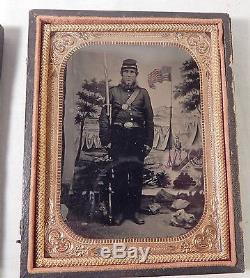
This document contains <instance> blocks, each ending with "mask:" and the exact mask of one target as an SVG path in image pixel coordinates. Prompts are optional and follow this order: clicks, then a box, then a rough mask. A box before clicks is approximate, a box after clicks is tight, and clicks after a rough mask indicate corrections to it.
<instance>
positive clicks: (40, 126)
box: [27, 13, 237, 273]
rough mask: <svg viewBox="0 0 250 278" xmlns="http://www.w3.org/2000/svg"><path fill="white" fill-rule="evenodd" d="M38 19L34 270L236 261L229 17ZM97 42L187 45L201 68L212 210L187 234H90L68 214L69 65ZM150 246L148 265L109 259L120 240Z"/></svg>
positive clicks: (31, 213)
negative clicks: (63, 210) (103, 252)
mask: <svg viewBox="0 0 250 278" xmlns="http://www.w3.org/2000/svg"><path fill="white" fill-rule="evenodd" d="M33 18H34V20H35V24H34V26H35V32H36V37H35V53H34V57H35V60H34V84H33V85H34V87H33V89H34V93H33V116H32V117H33V118H32V156H31V158H32V159H31V179H30V195H29V196H30V199H29V225H28V232H27V233H28V240H29V242H28V256H27V258H28V261H27V269H28V272H29V273H43V272H45V273H46V272H88V273H92V272H96V271H104V272H105V271H110V270H124V271H128V270H154V269H175V268H180V267H182V268H184V269H185V268H187V271H188V268H190V267H211V266H225V267H234V266H235V265H236V264H237V258H236V247H235V225H234V218H235V217H234V211H233V208H234V204H233V183H232V176H231V172H232V171H231V154H230V144H229V126H228V96H227V90H228V88H227V82H226V73H225V58H224V54H225V53H224V50H225V44H224V43H225V41H224V37H223V36H224V33H223V32H224V31H223V30H224V29H223V28H224V26H223V24H224V23H223V20H222V19H221V18H220V17H219V16H218V17H215V18H211V19H208V18H192V17H190V16H188V17H185V16H184V17H173V16H171V17H168V16H160V15H159V16H157V17H150V16H149V15H148V16H141V17H137V16H126V17H124V16H112V17H110V16H86V15H85V16H73V15H71V16H63V15H61V14H60V16H56V15H37V14H36V13H35V14H34V17H33ZM97 44H99V45H100V44H109V45H111V44H113V45H115V44H123V45H162V46H170V45H171V46H176V47H180V48H182V49H185V50H186V51H188V52H189V53H190V55H191V56H192V57H193V58H194V59H195V61H196V63H197V65H198V67H199V71H200V80H201V83H200V87H201V110H202V140H203V150H204V154H205V155H204V161H203V162H204V184H205V207H204V213H203V216H202V218H201V220H200V221H199V223H198V224H197V226H196V227H195V228H193V229H192V230H191V231H189V232H188V233H186V234H184V235H182V236H178V237H168V238H141V239H133V238H132V239H124V240H117V239H116V240H112V239H110V240H107V239H105V240H104V239H103V240H100V239H86V238H83V237H81V236H78V235H76V234H74V233H73V231H71V229H70V228H69V227H68V226H67V225H66V224H65V223H64V221H63V219H62V216H61V214H60V188H61V157H62V124H63V101H64V97H63V90H64V75H65V67H66V64H67V61H68V59H69V58H70V57H71V55H72V54H73V53H74V52H75V51H76V50H78V49H80V48H82V47H85V46H89V45H97ZM119 241H122V242H126V244H127V246H141V247H148V246H150V247H151V252H150V254H149V257H148V259H147V260H146V262H145V263H139V262H138V261H137V260H135V259H122V260H117V259H116V260H115V259H102V258H101V257H100V256H99V255H98V253H97V250H98V249H99V248H100V247H101V246H103V245H105V246H111V245H112V243H113V242H119Z"/></svg>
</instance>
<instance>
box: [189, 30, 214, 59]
mask: <svg viewBox="0 0 250 278" xmlns="http://www.w3.org/2000/svg"><path fill="white" fill-rule="evenodd" d="M187 42H188V44H189V45H190V46H191V47H195V48H196V50H197V51H198V53H200V54H206V53H207V52H209V44H208V42H207V41H206V39H205V37H204V36H203V35H198V34H192V35H190V36H189V37H188V38H187Z"/></svg>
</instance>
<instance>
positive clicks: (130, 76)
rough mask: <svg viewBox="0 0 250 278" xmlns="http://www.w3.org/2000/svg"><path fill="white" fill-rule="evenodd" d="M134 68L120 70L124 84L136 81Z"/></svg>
mask: <svg viewBox="0 0 250 278" xmlns="http://www.w3.org/2000/svg"><path fill="white" fill-rule="evenodd" d="M136 76H137V73H136V70H134V69H125V70H123V71H122V81H123V82H124V83H125V84H126V85H132V84H133V83H134V82H135V81H136Z"/></svg>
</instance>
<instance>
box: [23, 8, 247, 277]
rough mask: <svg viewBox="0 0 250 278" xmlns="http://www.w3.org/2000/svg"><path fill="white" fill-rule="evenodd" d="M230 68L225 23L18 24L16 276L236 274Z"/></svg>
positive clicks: (83, 20)
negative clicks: (20, 98) (23, 55)
mask: <svg viewBox="0 0 250 278" xmlns="http://www.w3.org/2000/svg"><path fill="white" fill-rule="evenodd" d="M231 57H232V49H231V33H230V18H229V16H228V15H225V14H188V13H187V14H186V13H181V14H174V13H173V14H172V13H153V14H151V13H147V12H145V13H140V12H126V13H123V12H116V13H114V12H95V11H92V12H90V11H81V12H80V11H79V12H75V11H67V12H66V11H49V10H48V11H40V10H34V11H31V14H30V33H29V63H28V77H27V104H26V107H27V108H26V138H25V167H24V194H23V202H24V207H23V219H22V262H21V275H23V276H22V277H31V275H32V277H33V275H34V277H43V276H39V275H43V273H46V274H48V273H49V274H51V275H52V276H51V277H65V276H63V275H68V276H67V277H82V275H86V277H89V276H91V277H96V276H97V277H124V276H149V275H151V276H152V275H153V276H155V275H178V274H186V275H187V274H197V273H199V274H202V273H222V272H242V271H243V270H244V261H243V253H242V250H243V245H242V234H241V230H240V227H239V223H240V221H241V210H240V197H239V196H240V195H239V194H240V193H239V183H238V164H237V163H238V162H237V161H238V160H237V147H236V141H235V140H236V139H235V114H234V95H233V86H232V79H233V77H232V70H231ZM44 275H45V274H44Z"/></svg>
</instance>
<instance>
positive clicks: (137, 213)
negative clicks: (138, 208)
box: [132, 212, 145, 225]
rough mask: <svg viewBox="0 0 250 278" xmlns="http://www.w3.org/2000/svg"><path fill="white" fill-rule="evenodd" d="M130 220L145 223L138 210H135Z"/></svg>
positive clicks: (140, 223) (138, 223)
mask: <svg viewBox="0 0 250 278" xmlns="http://www.w3.org/2000/svg"><path fill="white" fill-rule="evenodd" d="M132 221H134V222H135V223H136V224H137V225H143V224H144V223H145V220H144V219H143V218H142V216H141V215H140V213H139V212H135V213H134V215H133V217H132Z"/></svg>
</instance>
